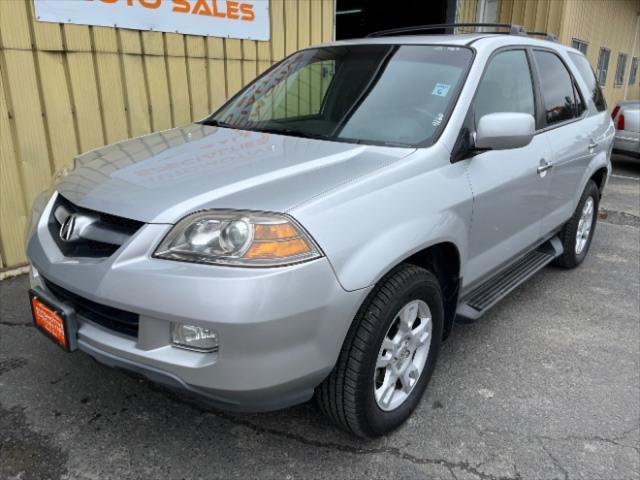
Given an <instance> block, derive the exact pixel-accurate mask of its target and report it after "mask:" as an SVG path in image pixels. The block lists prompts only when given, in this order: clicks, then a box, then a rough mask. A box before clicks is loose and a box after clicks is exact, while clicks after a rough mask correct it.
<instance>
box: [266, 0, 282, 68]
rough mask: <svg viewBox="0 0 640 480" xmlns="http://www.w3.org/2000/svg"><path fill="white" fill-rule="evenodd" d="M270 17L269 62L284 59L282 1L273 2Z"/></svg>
mask: <svg viewBox="0 0 640 480" xmlns="http://www.w3.org/2000/svg"><path fill="white" fill-rule="evenodd" d="M270 10H271V11H270V15H271V60H272V61H278V60H282V59H283V58H284V57H285V23H284V0H275V1H272V2H271V5H270Z"/></svg>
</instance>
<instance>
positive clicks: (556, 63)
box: [533, 48, 608, 234]
mask: <svg viewBox="0 0 640 480" xmlns="http://www.w3.org/2000/svg"><path fill="white" fill-rule="evenodd" d="M533 58H534V63H535V67H536V72H537V78H538V86H539V91H540V101H541V108H540V111H541V114H542V119H541V121H542V124H543V130H542V132H541V133H540V134H539V135H540V136H541V137H544V138H546V139H547V141H548V142H549V146H550V147H551V158H550V162H549V166H550V167H551V168H549V170H548V172H547V175H548V177H549V196H548V197H547V199H546V201H545V215H544V219H543V221H542V231H543V234H546V233H549V232H552V231H553V230H554V229H556V228H558V227H560V226H562V224H564V223H565V222H566V221H567V220H568V219H569V218H570V217H571V215H572V214H573V211H574V209H575V207H576V204H577V201H578V199H579V198H580V195H581V193H582V192H581V191H580V190H581V189H582V184H583V180H584V176H585V173H586V172H587V169H588V166H589V163H590V162H591V160H592V159H593V157H594V156H595V155H597V154H598V153H599V152H602V151H606V149H607V148H608V145H607V143H606V142H605V141H604V139H605V137H604V134H605V132H606V126H607V125H608V119H607V122H605V124H606V125H605V128H604V130H603V128H602V126H603V120H602V118H601V117H602V115H597V110H595V108H590V106H589V105H588V104H587V100H586V99H585V95H584V94H583V93H582V91H581V89H580V88H579V86H578V82H577V81H576V79H575V77H574V76H573V74H572V73H571V71H570V69H569V68H568V65H567V64H566V63H565V61H564V60H563V59H562V57H561V56H560V55H558V53H557V52H554V51H552V50H547V49H538V48H536V49H533ZM605 116H606V112H605Z"/></svg>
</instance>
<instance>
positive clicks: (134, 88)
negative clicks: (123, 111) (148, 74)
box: [122, 54, 151, 137]
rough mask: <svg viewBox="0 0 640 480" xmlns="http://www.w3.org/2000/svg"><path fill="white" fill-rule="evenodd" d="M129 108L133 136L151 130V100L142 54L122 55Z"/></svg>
mask: <svg viewBox="0 0 640 480" xmlns="http://www.w3.org/2000/svg"><path fill="white" fill-rule="evenodd" d="M122 65H123V72H124V82H125V91H126V99H127V110H128V114H129V122H130V125H131V134H130V135H131V136H132V137H137V136H139V135H144V134H145V133H149V132H151V123H150V119H149V100H148V99H147V91H146V85H145V81H144V78H145V77H144V69H143V67H142V57H141V56H140V55H129V54H123V55H122Z"/></svg>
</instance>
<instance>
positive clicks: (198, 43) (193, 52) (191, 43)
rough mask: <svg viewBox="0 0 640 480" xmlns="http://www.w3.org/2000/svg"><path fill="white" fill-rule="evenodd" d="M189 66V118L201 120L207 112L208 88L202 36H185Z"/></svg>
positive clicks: (204, 47) (204, 44) (204, 46)
mask: <svg viewBox="0 0 640 480" xmlns="http://www.w3.org/2000/svg"><path fill="white" fill-rule="evenodd" d="M186 39H187V42H186V48H187V57H188V58H187V63H188V68H189V72H188V73H189V92H190V102H191V115H192V117H191V120H192V121H195V120H201V119H202V118H203V117H205V116H206V115H207V114H208V113H209V88H208V86H207V61H206V59H205V57H206V54H207V52H206V43H205V41H204V38H202V37H193V36H188V37H186Z"/></svg>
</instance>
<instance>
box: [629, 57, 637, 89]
mask: <svg viewBox="0 0 640 480" xmlns="http://www.w3.org/2000/svg"><path fill="white" fill-rule="evenodd" d="M637 74H638V57H633V58H632V59H631V69H630V70H629V85H635V83H636V75H637Z"/></svg>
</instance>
